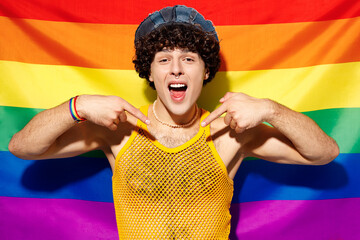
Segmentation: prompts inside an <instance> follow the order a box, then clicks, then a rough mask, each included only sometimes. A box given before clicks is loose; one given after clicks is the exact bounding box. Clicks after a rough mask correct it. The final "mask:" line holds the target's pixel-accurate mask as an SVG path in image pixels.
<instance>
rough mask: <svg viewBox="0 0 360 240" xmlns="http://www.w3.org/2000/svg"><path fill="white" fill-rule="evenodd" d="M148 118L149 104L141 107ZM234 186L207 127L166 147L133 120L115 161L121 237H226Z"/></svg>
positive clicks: (206, 239) (116, 201)
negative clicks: (183, 141)
mask: <svg viewBox="0 0 360 240" xmlns="http://www.w3.org/2000/svg"><path fill="white" fill-rule="evenodd" d="M140 110H141V111H142V112H143V113H144V114H145V115H147V110H148V106H145V107H142V108H141V109H140ZM202 113H203V114H202V117H201V118H202V119H204V118H205V117H206V115H207V114H209V113H208V112H205V111H202ZM232 195H233V182H232V180H231V179H230V178H229V177H228V175H227V170H226V167H225V165H224V163H223V162H222V160H221V159H220V157H219V155H218V153H217V152H216V150H215V147H214V144H213V142H212V140H211V138H210V127H209V126H207V127H205V128H203V127H201V126H200V129H199V132H198V133H197V134H196V136H194V137H193V138H192V139H191V140H189V141H188V142H186V143H185V144H183V145H181V146H179V147H176V148H167V147H164V146H163V145H161V144H160V143H159V142H158V141H156V140H154V139H153V137H151V135H150V134H149V133H148V131H147V127H146V125H145V124H143V123H142V122H141V121H138V124H137V128H136V130H135V131H133V133H132V135H131V136H130V138H129V140H128V141H127V143H126V144H125V146H124V147H123V148H122V150H121V151H120V153H119V154H118V156H117V158H116V163H115V170H114V175H113V197H114V204H115V211H116V220H117V226H118V231H119V238H120V239H131V240H134V239H141V240H143V239H144V240H145V239H201V240H210V239H228V236H229V233H230V218H231V216H230V212H229V208H230V203H231V199H232Z"/></svg>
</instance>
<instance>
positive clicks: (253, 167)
mask: <svg viewBox="0 0 360 240" xmlns="http://www.w3.org/2000/svg"><path fill="white" fill-rule="evenodd" d="M359 169H360V154H359V153H354V154H340V155H339V157H338V158H337V159H335V160H334V161H333V162H332V163H330V164H328V165H324V166H300V165H283V164H275V163H271V162H267V161H263V160H249V161H244V162H243V163H242V165H241V167H240V169H239V171H238V173H237V175H236V177H235V179H234V183H235V191H234V197H233V203H241V202H251V201H261V200H319V199H338V198H354V197H360V191H359V186H360V174H359V173H358V171H359ZM111 176H112V173H111V169H110V166H109V164H108V162H107V160H106V159H104V158H88V157H84V156H81V157H74V158H68V159H53V160H41V161H29V160H21V159H19V158H16V157H15V156H13V155H12V154H11V153H9V152H6V151H3V152H0V196H8V197H29V198H31V197H33V198H67V199H80V200H90V201H100V202H112V191H111Z"/></svg>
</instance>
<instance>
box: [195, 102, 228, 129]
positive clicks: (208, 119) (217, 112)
mask: <svg viewBox="0 0 360 240" xmlns="http://www.w3.org/2000/svg"><path fill="white" fill-rule="evenodd" d="M225 112H226V106H225V105H224V104H222V105H221V106H220V107H218V108H217V109H215V110H214V111H213V112H212V113H210V114H209V116H207V117H206V118H205V119H204V121H202V123H201V126H202V127H206V126H207V125H208V124H210V123H211V122H212V121H214V120H215V119H217V118H219V117H220V116H221V115H222V114H223V113H225Z"/></svg>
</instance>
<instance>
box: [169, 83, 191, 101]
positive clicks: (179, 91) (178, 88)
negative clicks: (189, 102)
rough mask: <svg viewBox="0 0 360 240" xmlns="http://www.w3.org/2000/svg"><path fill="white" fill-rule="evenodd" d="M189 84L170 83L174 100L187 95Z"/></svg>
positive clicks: (179, 99) (181, 98)
mask: <svg viewBox="0 0 360 240" xmlns="http://www.w3.org/2000/svg"><path fill="white" fill-rule="evenodd" d="M186 90H187V85H186V84H184V83H172V84H170V85H169V91H170V95H171V97H172V98H173V100H174V101H181V100H183V99H184V97H185V93H186Z"/></svg>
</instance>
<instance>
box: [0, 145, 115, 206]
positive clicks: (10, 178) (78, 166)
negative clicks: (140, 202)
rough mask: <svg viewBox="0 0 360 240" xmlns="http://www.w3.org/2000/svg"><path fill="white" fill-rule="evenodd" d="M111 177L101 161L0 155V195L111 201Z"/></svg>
mask: <svg viewBox="0 0 360 240" xmlns="http://www.w3.org/2000/svg"><path fill="white" fill-rule="evenodd" d="M111 177H112V173H111V168H110V165H109V163H108V161H107V160H106V159H104V158H89V157H83V156H79V157H73V158H64V159H51V160H39V161H31V160H22V159H19V158H17V157H15V156H14V155H12V154H11V153H10V152H6V151H3V152H0V196H7V197H26V198H66V199H79V200H90V201H99V202H112V201H113V199H112V189H111Z"/></svg>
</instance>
